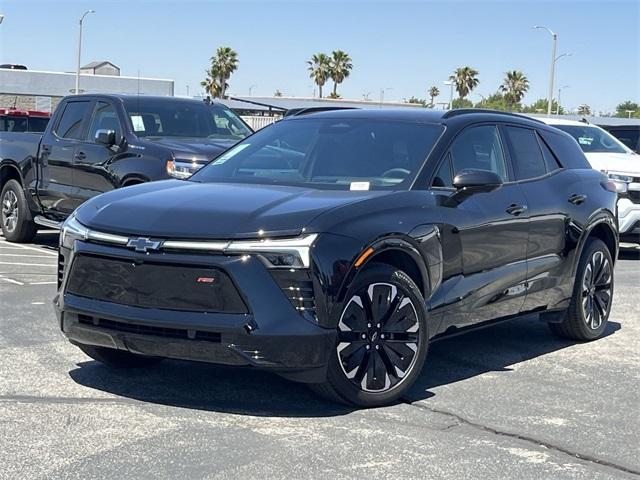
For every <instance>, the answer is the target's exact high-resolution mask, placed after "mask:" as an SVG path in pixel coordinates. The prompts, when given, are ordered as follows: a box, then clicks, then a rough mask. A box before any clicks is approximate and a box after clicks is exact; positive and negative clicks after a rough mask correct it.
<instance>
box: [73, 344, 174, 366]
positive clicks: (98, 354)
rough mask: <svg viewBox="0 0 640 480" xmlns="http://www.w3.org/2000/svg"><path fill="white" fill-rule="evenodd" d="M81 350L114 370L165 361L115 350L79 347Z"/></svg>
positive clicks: (88, 346)
mask: <svg viewBox="0 0 640 480" xmlns="http://www.w3.org/2000/svg"><path fill="white" fill-rule="evenodd" d="M78 347H79V348H80V350H82V351H83V352H84V353H86V354H87V355H88V356H90V357H91V358H93V359H94V360H96V361H98V362H100V363H104V364H105V365H107V366H108V367H113V368H139V367H150V366H153V365H156V364H157V363H160V362H161V361H162V360H164V359H163V358H161V357H147V356H145V355H137V354H135V353H131V352H126V351H124V350H116V349H115V348H106V347H95V346H93V345H78Z"/></svg>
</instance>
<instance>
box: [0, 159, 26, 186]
mask: <svg viewBox="0 0 640 480" xmlns="http://www.w3.org/2000/svg"><path fill="white" fill-rule="evenodd" d="M9 180H17V181H18V182H20V185H22V187H23V188H24V179H23V178H22V173H21V172H20V168H19V167H18V165H17V164H15V163H13V162H10V161H4V162H2V163H0V190H2V189H3V188H4V186H5V184H6V183H7V182H8V181H9Z"/></svg>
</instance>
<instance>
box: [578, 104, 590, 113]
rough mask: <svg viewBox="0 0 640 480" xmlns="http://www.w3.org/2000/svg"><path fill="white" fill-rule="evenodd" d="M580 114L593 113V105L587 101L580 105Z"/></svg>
mask: <svg viewBox="0 0 640 480" xmlns="http://www.w3.org/2000/svg"><path fill="white" fill-rule="evenodd" d="M578 115H591V107H590V106H589V105H587V104H586V103H583V104H582V105H579V106H578Z"/></svg>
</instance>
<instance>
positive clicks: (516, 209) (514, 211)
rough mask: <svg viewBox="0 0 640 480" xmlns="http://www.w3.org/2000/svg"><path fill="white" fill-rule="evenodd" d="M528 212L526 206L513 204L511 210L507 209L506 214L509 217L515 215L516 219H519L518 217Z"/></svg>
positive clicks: (510, 206)
mask: <svg viewBox="0 0 640 480" xmlns="http://www.w3.org/2000/svg"><path fill="white" fill-rule="evenodd" d="M526 211H527V206H526V205H518V204H517V203H513V204H511V205H509V208H507V210H506V212H507V213H508V214H509V215H513V216H514V217H517V216H518V215H522V214H523V213H524V212H526Z"/></svg>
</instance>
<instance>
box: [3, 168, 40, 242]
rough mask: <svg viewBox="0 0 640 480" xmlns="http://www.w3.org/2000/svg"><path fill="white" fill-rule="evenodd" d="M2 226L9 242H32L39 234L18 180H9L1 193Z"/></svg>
mask: <svg viewBox="0 0 640 480" xmlns="http://www.w3.org/2000/svg"><path fill="white" fill-rule="evenodd" d="M0 203H1V204H2V211H1V212H0V224H1V226H2V234H3V235H4V238H6V239H7V241H9V242H16V243H27V242H31V241H32V240H33V239H34V238H35V236H36V234H37V233H38V227H37V226H36V224H35V223H34V222H33V216H32V214H31V210H29V205H28V204H27V198H26V197H25V195H24V190H23V189H22V185H20V182H18V181H17V180H9V181H8V182H7V183H6V184H5V186H4V188H3V189H2V193H0Z"/></svg>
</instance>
